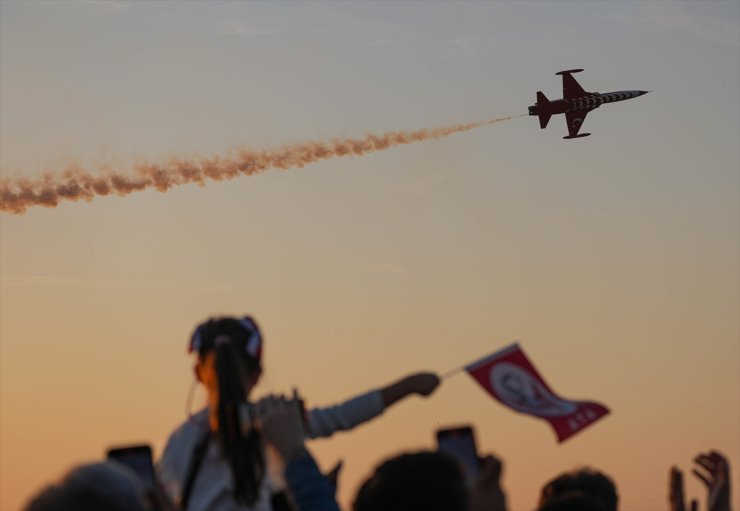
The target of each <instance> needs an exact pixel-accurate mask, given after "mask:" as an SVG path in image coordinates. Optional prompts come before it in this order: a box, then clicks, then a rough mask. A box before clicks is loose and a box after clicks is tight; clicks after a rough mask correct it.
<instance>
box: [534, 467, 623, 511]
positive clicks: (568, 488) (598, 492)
mask: <svg viewBox="0 0 740 511" xmlns="http://www.w3.org/2000/svg"><path fill="white" fill-rule="evenodd" d="M573 492H578V493H581V494H584V495H586V496H587V497H592V498H594V499H595V500H597V501H598V502H599V503H600V504H601V505H602V507H603V508H604V511H617V501H618V500H619V496H618V495H617V487H616V486H615V485H614V481H612V480H611V478H609V477H608V476H607V475H605V474H603V473H602V472H599V471H598V470H594V469H591V468H580V469H577V470H573V471H571V472H564V473H562V474H560V475H559V476H557V477H556V478H555V479H553V480H551V481H550V482H548V483H547V484H546V485H545V486H543V487H542V492H541V493H540V508H542V507H543V506H544V505H545V504H547V503H548V502H549V501H550V500H552V499H553V498H555V497H559V496H561V495H566V494H568V493H573Z"/></svg>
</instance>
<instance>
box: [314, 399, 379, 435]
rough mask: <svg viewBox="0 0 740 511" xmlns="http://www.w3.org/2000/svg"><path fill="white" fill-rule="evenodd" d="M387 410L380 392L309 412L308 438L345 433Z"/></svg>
mask: <svg viewBox="0 0 740 511" xmlns="http://www.w3.org/2000/svg"><path fill="white" fill-rule="evenodd" d="M383 410H385V403H383V397H382V396H381V395H380V391H379V390H373V391H371V392H367V393H366V394H362V395H359V396H357V397H355V398H352V399H350V400H348V401H345V402H344V403H341V404H338V405H335V406H330V407H327V408H313V409H311V410H309V411H308V427H307V428H306V436H307V437H308V438H321V437H328V436H331V435H333V434H334V432H336V431H345V430H348V429H352V428H354V427H355V426H357V425H359V424H362V423H363V422H367V421H369V420H370V419H374V418H375V417H377V416H378V415H380V414H382V413H383Z"/></svg>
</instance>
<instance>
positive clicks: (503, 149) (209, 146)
mask: <svg viewBox="0 0 740 511" xmlns="http://www.w3.org/2000/svg"><path fill="white" fill-rule="evenodd" d="M739 27H740V5H739V4H738V3H737V2H696V3H692V2H681V3H669V2H655V3H653V2H639V3H638V2H609V3H606V2H603V3H601V2H599V3H589V4H587V3H581V2H576V3H571V2H546V3H539V2H527V3H522V2H494V3H444V2H435V3H423V4H422V3H416V2H410V3H404V2H401V3H393V4H391V3H377V4H375V3H362V2H352V3H331V2H321V3H319V2H316V3H314V2H305V3H304V2H298V3H288V2H280V3H233V2H228V3H220V2H211V3H205V2H203V3H199V2H187V3H186V2H181V3H180V2H127V1H117V0H113V1H102V0H99V1H87V2H82V1H80V2H65V1H60V2H13V1H3V2H0V43H1V44H0V171H1V172H2V179H16V178H18V177H27V178H29V179H33V178H37V177H39V176H41V175H42V174H43V173H44V172H47V171H51V172H54V171H56V170H59V169H62V168H65V166H67V165H68V164H69V163H70V162H73V161H74V162H79V163H82V164H84V165H86V166H87V167H91V168H95V167H97V166H108V167H112V168H115V169H120V170H125V169H128V168H130V167H131V165H132V164H135V163H136V162H137V161H140V159H141V158H146V159H148V160H149V161H166V160H167V159H168V158H170V157H182V158H190V157H210V156H214V155H225V154H227V153H228V152H229V151H232V150H235V149H238V148H249V149H253V150H262V149H271V148H275V147H280V146H283V145H285V144H290V143H295V142H303V141H309V140H328V139H331V138H334V137H362V136H364V135H365V134H367V133H383V132H385V131H387V130H390V131H399V130H416V129H421V128H433V127H436V126H447V125H453V124H457V123H467V122H474V121H485V120H487V119H492V118H496V117H502V116H506V115H516V114H519V113H523V112H526V107H527V106H528V105H530V104H532V103H534V98H535V93H536V91H537V90H542V91H543V92H544V93H545V94H546V95H547V96H548V97H550V98H559V97H561V92H562V91H561V84H560V78H559V77H556V76H555V75H554V73H555V72H557V71H560V70H561V69H570V68H574V67H582V68H585V70H586V71H585V72H584V73H582V74H579V75H577V78H578V79H579V81H580V83H581V84H582V85H583V87H584V88H585V89H586V90H591V91H600V92H609V91H614V90H623V89H643V90H654V91H655V92H653V93H651V94H649V95H646V96H643V97H641V98H637V99H634V100H631V101H627V102H624V103H620V104H618V105H605V106H604V107H602V108H600V109H599V110H597V111H595V112H593V113H591V114H590V115H589V117H588V119H587V121H586V125H585V127H584V130H583V131H586V132H591V133H593V135H592V136H591V137H588V138H585V139H579V140H572V141H564V140H562V139H561V137H562V136H563V135H564V134H566V127H565V123H564V122H563V120H562V119H561V118H559V117H558V118H554V119H553V120H552V121H551V122H550V125H549V126H548V128H547V129H546V130H543V131H542V130H540V129H539V126H538V123H537V121H536V120H535V119H533V118H519V119H512V120H510V121H506V122H504V123H499V124H496V125H493V126H489V127H483V128H479V129H476V130H473V131H470V132H467V133H462V134H457V135H452V136H449V137H446V138H444V139H441V140H436V141H426V142H418V143H414V144H411V145H405V146H401V147H396V148H392V149H388V150H386V151H381V152H376V153H373V154H368V155H365V156H361V157H357V156H355V157H352V158H336V159H329V160H325V161H321V162H317V163H312V164H310V165H307V166H306V167H304V168H301V169H288V170H274V171H269V172H266V173H263V174H260V175H257V176H252V177H243V178H238V179H234V180H231V181H223V182H218V183H207V184H205V186H202V187H201V186H196V185H184V186H180V187H176V188H174V189H172V190H171V191H169V192H167V193H165V194H162V193H159V192H156V191H144V192H140V193H134V194H131V195H129V196H126V197H102V198H96V199H94V200H93V201H91V202H79V203H73V202H66V203H62V204H60V205H59V206H58V207H56V208H54V209H47V208H41V207H34V208H31V209H29V210H28V211H27V212H26V213H25V214H23V215H12V214H2V215H0V509H3V510H5V509H9V510H14V509H19V508H21V506H22V505H23V503H24V502H25V501H26V500H27V498H28V497H29V496H30V495H31V494H32V493H33V492H35V491H37V490H38V489H39V488H40V487H41V486H42V485H44V484H46V483H47V482H49V481H51V480H52V479H54V478H56V477H58V476H59V475H60V474H61V473H62V472H63V471H64V470H66V469H68V468H69V467H71V466H72V465H74V464H76V463H79V462H82V461H88V460H92V459H100V458H101V457H102V456H103V453H104V451H105V450H106V449H107V448H108V447H109V446H112V445H120V444H127V443H139V442H146V443H151V444H152V446H153V447H154V449H155V453H156V454H159V453H161V450H162V447H163V445H164V442H165V440H166V438H167V436H168V435H169V433H170V432H171V431H172V430H173V429H174V427H175V426H176V425H178V424H179V423H180V422H181V421H182V420H183V419H184V418H185V414H186V411H185V401H186V396H187V392H188V388H189V386H190V384H191V382H192V360H190V359H189V358H188V356H187V355H186V343H187V339H188V337H189V335H190V332H191V330H192V328H193V326H194V325H195V324H196V323H198V322H199V321H201V320H203V319H205V318H206V317H208V316H210V315H214V314H242V313H245V312H249V313H252V314H253V315H254V316H255V317H256V319H257V320H258V322H259V323H260V325H261V327H262V329H263V331H264V334H265V342H266V347H265V357H266V374H265V378H264V379H263V381H262V382H261V383H260V385H259V386H258V388H257V389H256V395H259V394H263V393H268V392H280V391H289V390H290V389H291V388H292V387H293V386H297V387H298V388H299V389H300V390H301V392H302V393H303V394H304V395H305V396H306V398H307V401H308V402H309V404H315V405H326V404H331V403H334V402H337V401H338V400H341V399H343V398H345V397H349V396H351V395H354V394H355V393H359V392H362V391H365V390H367V389H370V388H374V387H376V386H378V385H381V384H385V383H389V382H391V381H393V380H394V379H396V378H398V377H400V376H403V375H405V374H407V373H409V372H413V371H418V370H432V371H437V372H439V373H444V372H446V371H448V370H450V369H453V368H455V367H457V366H459V365H462V364H465V363H467V362H470V361H472V360H474V359H476V358H479V357H481V356H483V355H486V354H488V353H490V352H493V351H495V350H497V349H499V348H500V347H502V346H504V345H506V344H509V343H510V342H511V341H512V340H514V339H517V340H519V342H520V343H521V344H522V346H523V348H524V349H525V351H526V352H527V354H528V355H529V356H530V357H531V359H532V361H533V363H534V364H535V366H537V367H538V369H539V370H540V372H541V373H542V375H543V376H544V378H545V379H546V380H547V382H548V383H549V384H550V385H551V387H552V388H553V389H554V390H555V391H556V392H558V393H559V394H561V395H562V396H564V397H568V398H577V399H589V400H595V401H599V402H602V403H604V404H605V405H607V406H608V407H609V408H610V409H611V410H612V414H611V415H609V416H608V417H606V418H605V419H604V420H602V421H600V422H598V423H597V424H595V425H594V426H592V427H590V428H589V429H587V430H586V431H584V432H583V433H582V434H579V435H577V436H576V437H574V438H572V439H571V440H569V441H567V442H566V443H564V444H562V445H558V444H557V443H556V441H555V437H554V434H553V432H552V431H551V430H550V429H549V426H548V425H547V424H546V423H545V422H543V421H539V420H535V419H532V418H529V417H526V416H523V415H519V414H516V413H513V412H512V411H511V410H508V409H506V408H504V407H502V406H501V405H500V404H499V403H497V402H495V401H493V400H492V399H491V398H490V397H489V396H487V395H486V394H484V393H483V392H482V391H481V390H480V388H479V387H478V386H477V384H476V383H475V382H473V380H471V379H470V378H469V377H467V376H466V375H464V374H460V375H457V376H454V377H452V378H450V379H449V380H447V381H445V382H444V384H443V385H442V386H441V387H440V389H439V390H438V391H437V392H436V393H435V394H434V395H433V396H432V397H430V398H429V399H426V400H422V399H419V398H411V399H409V400H408V401H406V402H405V403H403V404H402V405H399V406H397V407H395V408H393V409H392V410H389V411H388V412H387V413H386V414H385V415H384V416H383V417H382V418H380V419H378V420H376V421H374V422H372V423H369V424H367V425H365V426H362V427H360V428H358V429H356V430H355V431H352V432H351V433H344V434H338V435H337V436H335V437H333V438H331V439H328V440H321V441H317V442H314V443H312V444H310V446H309V447H310V449H311V450H312V452H314V453H315V454H316V456H317V458H318V460H319V462H320V464H321V466H322V467H323V468H325V469H328V468H330V466H332V465H333V464H334V463H335V462H336V461H337V460H338V459H343V460H344V461H345V465H344V470H343V472H342V475H341V476H340V492H339V496H340V501H341V503H342V504H343V505H344V506H345V508H348V507H349V504H350V503H351V501H352V497H353V495H354V492H355V491H356V489H357V486H358V484H359V483H360V482H361V481H362V479H363V478H364V477H365V476H367V475H368V474H369V472H370V470H371V469H372V468H373V467H374V466H375V465H376V464H377V463H378V462H380V461H381V460H382V459H384V458H386V457H388V456H390V455H392V454H395V453H398V452H400V451H402V450H411V449H419V448H430V447H432V446H433V436H434V431H435V429H437V428H439V427H445V426H451V425H458V424H465V423H470V424H472V425H473V426H474V428H475V429H476V434H477V440H478V445H479V450H480V451H481V452H484V453H485V452H493V453H496V454H497V455H499V456H500V457H502V458H503V459H504V462H505V475H504V485H505V488H506V490H507V493H508V495H509V502H510V509H511V510H512V511H528V510H531V509H533V508H534V506H535V503H536V499H537V494H538V491H539V488H540V487H541V485H542V484H543V483H544V482H545V481H546V480H548V479H549V478H551V477H552V476H554V475H555V474H557V473H559V472H561V471H563V470H566V469H571V468H574V467H576V466H579V465H584V464H586V465H592V466H595V467H597V468H600V469H602V470H604V471H605V472H607V473H608V474H610V475H612V476H613V477H614V479H615V480H616V482H617V485H618V488H619V493H620V496H621V509H622V510H623V511H625V510H635V511H652V510H656V511H657V510H661V509H665V508H666V504H667V502H666V495H667V480H668V469H669V467H670V466H671V465H674V464H677V465H679V466H680V467H682V468H684V469H686V470H689V469H690V467H691V464H690V462H691V459H692V458H693V457H694V455H696V454H697V453H698V452H700V451H705V450H708V449H710V448H716V449H719V450H720V451H722V452H724V453H726V454H727V455H728V456H729V458H730V461H731V464H732V469H733V482H735V483H737V482H738V477H737V475H738V474H739V473H740V313H739V312H738V311H740V264H739V263H738V261H739V260H740V170H739V167H740V149H739V148H738V144H737V140H738V139H739V138H740V78H739V77H740V64H739V62H740V29H739ZM202 399H203V394H202V393H198V394H196V401H197V403H200V402H202ZM688 492H689V493H690V494H692V495H693V496H697V497H700V498H701V499H704V495H705V492H704V490H703V488H701V486H700V485H699V484H698V483H696V482H695V481H694V480H693V479H691V478H690V479H689V483H688ZM733 502H734V505H735V507H740V488H739V487H738V485H737V484H736V486H735V488H734V492H733Z"/></svg>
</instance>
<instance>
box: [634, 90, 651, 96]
mask: <svg viewBox="0 0 740 511" xmlns="http://www.w3.org/2000/svg"><path fill="white" fill-rule="evenodd" d="M637 92H639V93H640V96H642V95H643V94H647V93H648V92H653V91H651V90H641V91H637Z"/></svg>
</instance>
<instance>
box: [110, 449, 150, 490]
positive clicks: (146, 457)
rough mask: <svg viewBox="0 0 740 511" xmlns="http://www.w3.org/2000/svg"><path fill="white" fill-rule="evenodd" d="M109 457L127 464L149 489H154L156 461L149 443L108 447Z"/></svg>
mask: <svg viewBox="0 0 740 511" xmlns="http://www.w3.org/2000/svg"><path fill="white" fill-rule="evenodd" d="M108 459H109V460H112V461H116V462H118V463H121V464H122V465H126V466H127V467H129V468H130V469H131V470H133V471H134V473H136V475H137V476H138V477H139V479H140V480H141V482H142V483H143V484H144V487H145V488H146V489H147V490H153V489H154V484H155V483H154V463H153V462H152V449H151V447H149V446H148V445H132V446H127V447H115V448H111V449H108Z"/></svg>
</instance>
